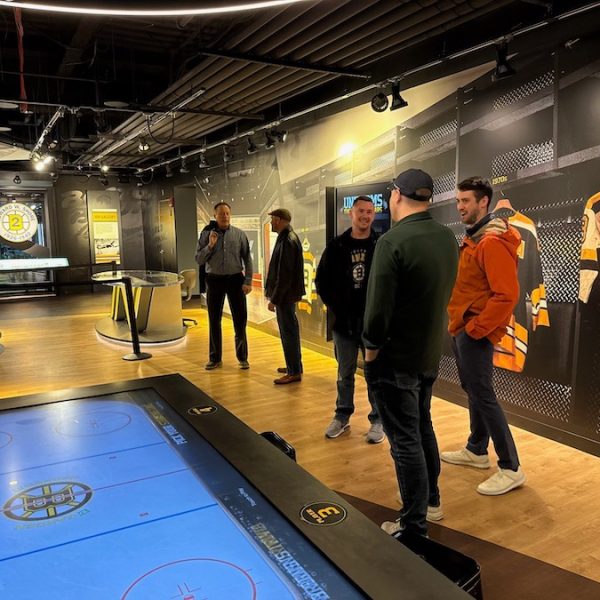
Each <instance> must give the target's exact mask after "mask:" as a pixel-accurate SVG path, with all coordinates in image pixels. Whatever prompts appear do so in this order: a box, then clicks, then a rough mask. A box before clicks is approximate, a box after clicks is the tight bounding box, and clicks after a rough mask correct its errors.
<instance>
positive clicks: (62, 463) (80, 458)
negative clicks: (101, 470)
mask: <svg viewBox="0 0 600 600" xmlns="http://www.w3.org/2000/svg"><path fill="white" fill-rule="evenodd" d="M166 443H167V441H166V440H164V441H162V442H155V443H153V444H144V445H143V446H134V447H133V448H124V449H122V450H113V451H112V452H101V453H100V454H91V455H89V456H80V457H78V458H70V459H68V460H60V461H58V462H54V463H47V464H45V465H36V466H34V467H25V468H24V469H15V470H13V471H6V472H5V473H0V477H2V476H4V475H12V474H13V473H24V472H25V471H31V470H33V469H44V468H46V467H54V466H56V465H66V464H68V463H72V462H78V461H84V460H88V459H90V458H98V457H99V456H108V455H110V454H121V453H124V452H131V451H133V450H142V449H144V448H151V447H152V446H162V445H165V444H166Z"/></svg>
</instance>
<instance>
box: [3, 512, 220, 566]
mask: <svg viewBox="0 0 600 600" xmlns="http://www.w3.org/2000/svg"><path fill="white" fill-rule="evenodd" d="M214 506H219V505H218V504H217V503H216V502H214V503H213V504H207V505H206V506H199V507H198V508H192V509H190V510H185V511H183V512H179V513H175V514H172V515H167V516H164V517H159V518H158V519H152V520H151V521H144V522H143V523H136V524H135V525H126V526H125V527H119V528H118V529H111V530H109V531H103V532H102V533H96V534H94V535H88V536H87V537H84V538H79V539H77V540H70V541H68V542H63V543H61V544H56V545H54V546H48V547H46V548H38V549H37V550H31V551H30V552H23V553H22V554H15V555H14V556H7V557H6V558H0V563H1V562H5V561H7V560H12V559H14V558H21V557H23V556H29V555H30V554H37V553H38V552H45V551H46V550H54V549H55V548H60V547H61V546H68V545H70V544H77V543H79V542H84V541H86V540H91V539H94V538H98V537H102V536H104V535H110V534H111V533H117V532H118V531H126V530H127V529H133V528H134V527H143V526H144V525H150V524H151V523H158V522H159V521H165V520H166V519H173V518H177V517H180V516H182V515H187V514H190V513H194V512H199V511H201V510H206V509H207V508H212V507H214Z"/></svg>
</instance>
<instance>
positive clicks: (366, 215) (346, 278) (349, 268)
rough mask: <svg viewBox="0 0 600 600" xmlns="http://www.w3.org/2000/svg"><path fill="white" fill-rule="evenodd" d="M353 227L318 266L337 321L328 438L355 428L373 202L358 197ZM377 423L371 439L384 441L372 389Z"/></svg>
mask: <svg viewBox="0 0 600 600" xmlns="http://www.w3.org/2000/svg"><path fill="white" fill-rule="evenodd" d="M350 218H351V219H352V227H350V228H349V229H347V230H346V231H344V233H342V234H341V235H338V236H337V237H335V238H333V239H332V240H331V241H330V242H329V243H328V244H327V247H326V248H325V251H324V252H323V256H322V257H321V261H320V262H319V267H318V268H317V277H316V285H317V292H318V294H319V296H321V300H323V303H324V304H325V305H326V306H327V310H328V311H329V313H330V315H331V320H332V323H333V344H334V349H335V357H336V359H337V362H338V373H337V400H336V403H335V416H334V418H333V420H332V421H331V424H330V425H329V427H327V430H326V431H325V437H327V438H336V437H338V436H340V435H342V434H343V433H344V432H345V431H348V429H349V428H350V425H349V420H350V417H351V415H352V413H353V412H354V374H355V373H356V366H357V357H358V351H359V349H360V350H361V351H362V353H363V357H364V346H363V343H362V338H361V335H362V330H363V316H364V312H365V303H366V297H367V281H368V279H369V271H370V269H371V261H372V259H373V253H374V252H375V243H376V241H377V234H376V233H375V231H373V229H372V227H371V226H372V224H373V221H374V219H375V207H374V205H373V200H371V198H369V197H368V196H358V197H357V198H356V199H355V200H354V203H353V204H352V208H351V209H350ZM368 398H369V402H370V404H371V412H370V413H369V422H370V423H371V427H370V429H369V431H368V432H367V442H369V443H371V444H378V443H380V442H383V440H384V438H385V435H384V433H383V427H382V424H381V419H380V418H379V415H378V413H377V408H376V407H375V404H374V402H373V398H372V397H371V393H370V392H368Z"/></svg>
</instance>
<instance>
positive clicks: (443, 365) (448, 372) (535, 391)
mask: <svg viewBox="0 0 600 600" xmlns="http://www.w3.org/2000/svg"><path fill="white" fill-rule="evenodd" d="M439 378H440V379H442V380H444V381H449V382H451V383H454V384H455V385H460V379H459V377H458V368H457V366H456V361H455V359H454V357H450V356H446V355H444V356H442V360H441V361H440V371H439ZM494 389H495V390H496V395H497V397H498V399H499V400H500V401H502V402H504V403H505V404H506V405H513V406H516V407H519V408H523V409H526V410H528V411H531V412H534V413H537V414H540V415H544V416H546V417H549V418H551V419H555V420H556V421H561V422H563V423H568V421H569V413H570V408H571V396H572V394H571V391H572V390H571V386H568V385H561V384H558V383H554V382H552V381H546V380H543V379H534V378H532V377H525V376H524V375H523V374H521V373H513V372H512V371H506V370H504V369H498V368H495V369H494ZM517 412H519V411H517Z"/></svg>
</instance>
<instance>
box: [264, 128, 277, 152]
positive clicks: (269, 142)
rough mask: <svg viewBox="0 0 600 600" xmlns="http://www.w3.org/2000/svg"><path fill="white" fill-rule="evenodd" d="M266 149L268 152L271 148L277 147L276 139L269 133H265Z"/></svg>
mask: <svg viewBox="0 0 600 600" xmlns="http://www.w3.org/2000/svg"><path fill="white" fill-rule="evenodd" d="M265 140H266V143H265V148H266V149H267V150H270V149H271V148H274V147H275V139H274V138H273V136H272V135H271V133H270V132H269V131H265Z"/></svg>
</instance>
